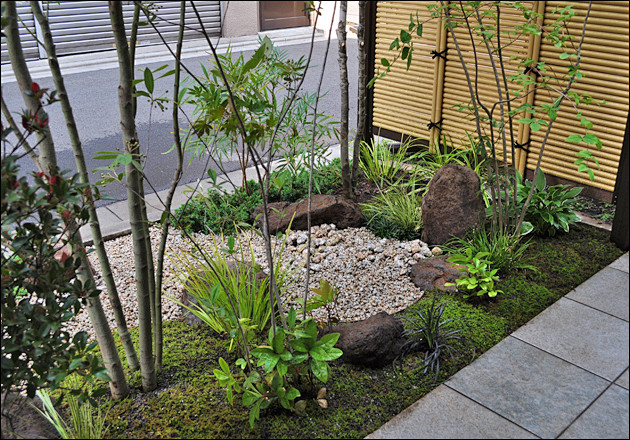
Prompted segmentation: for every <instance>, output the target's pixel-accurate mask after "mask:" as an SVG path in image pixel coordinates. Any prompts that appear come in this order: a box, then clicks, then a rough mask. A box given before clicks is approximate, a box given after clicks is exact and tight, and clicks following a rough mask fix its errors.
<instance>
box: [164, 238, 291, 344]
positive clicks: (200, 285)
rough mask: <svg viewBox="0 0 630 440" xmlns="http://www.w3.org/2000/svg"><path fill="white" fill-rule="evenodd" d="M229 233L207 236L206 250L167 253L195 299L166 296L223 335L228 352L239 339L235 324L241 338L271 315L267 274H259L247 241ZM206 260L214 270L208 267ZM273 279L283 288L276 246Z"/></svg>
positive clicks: (261, 327)
mask: <svg viewBox="0 0 630 440" xmlns="http://www.w3.org/2000/svg"><path fill="white" fill-rule="evenodd" d="M238 237H239V238H238V243H237V240H236V239H235V238H234V237H233V236H230V237H228V238H227V239H226V240H225V243H226V247H223V241H224V240H223V237H221V236H219V237H216V236H215V237H213V245H212V247H211V248H210V249H208V250H207V253H206V255H199V254H198V253H195V252H182V253H179V254H172V255H169V259H170V260H171V262H172V263H173V265H174V266H175V270H176V273H177V274H178V277H179V279H180V282H181V283H182V285H183V286H185V288H186V291H187V293H188V294H189V295H190V296H191V297H192V298H193V299H194V300H195V302H191V303H190V304H188V305H186V304H183V303H182V302H181V301H179V300H177V299H175V298H170V300H171V301H174V302H176V303H177V304H179V305H180V306H183V307H185V308H186V309H187V310H188V311H189V312H190V313H192V314H193V315H195V316H196V317H198V318H199V319H201V320H202V321H203V322H205V323H206V324H208V325H209V326H210V327H211V328H212V329H213V330H214V331H216V332H217V333H219V334H225V335H227V337H228V339H229V341H230V343H229V350H230V351H231V350H232V348H233V347H234V344H235V343H237V346H238V345H242V343H241V344H238V342H239V338H240V337H241V333H240V331H239V324H240V326H241V327H242V328H243V329H244V330H245V335H246V341H244V342H245V343H247V342H248V341H249V340H250V339H251V338H252V337H253V336H254V334H253V333H258V334H260V333H261V332H262V331H263V330H264V329H265V328H266V327H267V324H268V322H269V319H270V317H271V307H270V305H269V294H268V292H269V278H268V277H266V276H263V277H259V276H258V275H259V274H260V273H262V269H261V267H260V266H259V265H258V264H257V263H256V258H255V256H254V251H253V248H252V246H251V242H249V241H247V242H243V240H245V239H243V238H241V236H240V235H239V236H238ZM208 261H209V262H211V263H212V266H213V267H214V270H211V269H210V267H209V266H208ZM275 273H276V279H277V283H278V288H279V289H280V291H284V289H285V287H286V285H285V284H286V280H287V275H288V272H287V270H285V269H284V267H283V264H282V250H280V254H279V256H278V258H277V259H276V270H275Z"/></svg>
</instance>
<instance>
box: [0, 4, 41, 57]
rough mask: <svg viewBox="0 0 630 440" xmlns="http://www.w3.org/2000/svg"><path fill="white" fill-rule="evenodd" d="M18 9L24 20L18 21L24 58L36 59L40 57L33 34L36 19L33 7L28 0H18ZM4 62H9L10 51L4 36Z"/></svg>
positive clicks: (2, 49) (2, 50)
mask: <svg viewBox="0 0 630 440" xmlns="http://www.w3.org/2000/svg"><path fill="white" fill-rule="evenodd" d="M16 3H17V4H16V9H17V13H18V17H19V18H20V19H21V20H22V22H19V21H18V30H19V32H20V40H21V41H22V50H23V51H24V58H26V60H27V61H29V60H36V59H38V58H39V49H38V48H37V40H36V39H35V37H34V36H33V35H34V34H35V19H34V18H33V13H32V12H31V7H30V6H29V4H28V2H16ZM1 53H2V62H3V63H8V62H9V53H8V52H7V43H6V41H5V40H4V36H3V37H2V48H1Z"/></svg>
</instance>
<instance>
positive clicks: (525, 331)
mask: <svg viewBox="0 0 630 440" xmlns="http://www.w3.org/2000/svg"><path fill="white" fill-rule="evenodd" d="M628 329H629V326H628V323H627V322H625V321H623V320H622V319H619V318H616V317H614V316H610V315H608V314H607V313H603V312H600V311H599V310H595V309H593V308H591V307H588V306H585V305H583V304H580V303H578V302H575V301H572V300H569V299H566V298H560V299H559V300H558V301H557V302H556V303H555V304H553V305H551V307H549V308H547V309H546V310H544V311H543V312H542V313H540V314H539V315H538V316H536V317H535V318H534V319H532V320H531V321H529V322H528V323H527V324H526V325H524V326H523V327H521V328H519V329H518V330H517V331H516V332H514V333H513V334H512V336H513V337H515V338H518V339H520V340H522V341H524V342H527V343H528V344H531V345H533V346H534V347H537V348H540V349H541V350H544V351H546V352H547V353H551V354H553V355H554V356H558V357H559V358H561V359H564V360H565V361H567V362H570V363H572V364H574V365H577V366H578V367H581V368H584V369H585V370H588V371H590V372H591V373H594V374H597V375H598V376H601V377H604V378H606V379H608V380H609V381H614V380H615V379H616V378H617V377H618V376H619V375H620V374H621V373H622V372H623V371H624V370H625V369H626V368H628V342H629V339H628Z"/></svg>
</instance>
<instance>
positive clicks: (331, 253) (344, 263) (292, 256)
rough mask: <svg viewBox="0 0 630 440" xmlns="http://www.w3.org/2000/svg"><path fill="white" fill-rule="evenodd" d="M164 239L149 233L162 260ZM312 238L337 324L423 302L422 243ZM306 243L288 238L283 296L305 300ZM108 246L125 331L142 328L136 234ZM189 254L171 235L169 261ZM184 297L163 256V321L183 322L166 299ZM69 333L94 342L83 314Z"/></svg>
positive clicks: (207, 241) (343, 235) (260, 253)
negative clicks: (417, 276)
mask: <svg viewBox="0 0 630 440" xmlns="http://www.w3.org/2000/svg"><path fill="white" fill-rule="evenodd" d="M159 232H160V230H159V228H157V227H153V228H152V229H151V241H152V247H153V253H154V257H156V256H157V249H158V245H159ZM311 233H312V241H311V249H312V254H311V276H310V287H311V288H316V287H318V286H319V281H320V279H325V280H327V281H328V282H329V283H330V284H331V285H333V286H335V287H337V289H338V292H339V296H338V302H337V308H336V314H335V315H336V317H337V318H338V319H339V320H341V321H356V320H361V319H365V318H367V317H369V316H371V315H374V314H376V313H378V312H381V311H386V312H388V313H395V312H398V311H400V310H402V309H404V308H406V307H408V306H409V305H411V304H413V303H414V302H416V301H417V300H418V299H420V298H421V297H422V294H423V293H424V292H423V291H422V290H420V289H418V288H417V287H416V286H415V285H414V284H413V282H412V281H411V279H410V278H409V276H408V271H409V267H410V266H411V265H413V264H414V263H415V262H417V261H418V260H421V259H423V258H426V257H428V256H430V255H431V251H430V249H429V248H428V247H427V245H426V244H425V243H423V242H421V241H420V240H414V241H408V242H401V241H398V240H395V239H381V238H378V237H375V236H374V235H373V234H372V233H371V232H370V231H369V230H368V229H366V228H348V229H342V230H339V229H337V228H336V227H335V225H332V224H331V225H321V226H314V227H313V228H312V229H311ZM193 236H194V238H195V240H196V241H197V242H198V243H199V245H200V246H201V247H202V248H204V249H210V248H212V247H213V236H211V235H203V234H193ZM247 238H249V239H250V240H251V244H252V249H253V250H254V255H255V259H256V264H260V265H261V266H262V267H263V269H264V270H266V268H267V264H266V258H265V249H264V244H263V239H262V237H260V236H258V235H257V234H253V233H252V232H245V233H243V234H241V239H242V240H243V242H244V243H247ZM306 242H307V233H306V231H294V232H291V233H290V234H289V236H288V237H287V238H286V246H285V249H284V252H283V257H282V262H283V264H284V266H285V267H286V268H288V269H291V270H292V277H291V279H292V281H293V282H292V284H291V285H290V287H289V288H288V289H286V291H285V292H284V293H285V298H286V297H287V296H293V297H296V296H299V297H302V296H303V295H304V288H305V276H306V268H305V266H306V253H307V252H306ZM280 244H281V243H279V240H276V245H277V246H279V245H280ZM105 247H106V249H107V252H108V255H109V258H110V265H111V268H112V272H113V274H114V279H115V280H116V283H117V286H118V294H119V296H120V301H121V303H122V306H123V309H124V312H125V316H126V318H127V325H128V326H129V327H135V326H137V325H138V315H137V308H136V285H135V272H134V257H133V244H132V238H131V235H126V236H123V237H119V238H117V239H114V240H110V241H107V242H106V243H105ZM191 247H192V246H191V244H190V243H189V242H188V240H187V239H186V238H185V237H183V236H181V235H180V232H179V231H178V230H172V231H171V233H170V234H169V237H168V241H167V246H166V254H167V255H168V254H171V255H173V254H175V253H178V252H182V251H184V252H185V251H189V250H190V249H191ZM246 255H247V253H246ZM90 260H91V262H92V265H93V267H94V269H95V276H96V283H97V286H98V287H99V288H101V289H102V290H105V283H104V281H103V279H102V277H101V273H100V267H99V264H98V259H97V257H96V253H95V252H93V253H91V254H90ZM183 292H184V290H183V287H182V285H181V283H180V282H179V280H178V277H177V274H176V272H175V269H174V265H173V264H172V263H171V261H170V260H169V258H168V257H165V261H164V281H163V297H164V298H163V302H162V303H163V304H162V308H163V316H164V319H165V320H173V319H181V316H182V313H181V308H180V306H179V305H177V304H176V303H174V302H173V301H171V300H169V299H167V297H174V298H177V299H181V297H182V294H183ZM310 295H312V292H311V293H310ZM101 300H102V303H103V308H104V309H105V313H106V315H107V318H108V320H109V323H110V325H111V327H112V328H116V324H115V322H114V315H113V312H112V310H111V306H110V303H109V298H108V297H107V294H106V293H105V292H103V293H102V294H101ZM291 302H293V301H291ZM313 316H314V317H315V319H318V320H319V319H323V318H324V316H325V311H323V310H315V311H313ZM69 327H70V332H71V334H73V333H74V332H77V331H80V330H85V331H87V332H88V334H89V335H90V337H93V336H94V335H93V331H92V328H91V327H92V326H91V324H90V322H89V319H88V316H87V311H86V310H83V311H82V312H81V313H80V314H79V315H77V316H76V317H75V318H74V319H73V321H72V322H71V323H70V324H69Z"/></svg>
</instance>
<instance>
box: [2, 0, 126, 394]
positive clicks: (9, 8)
mask: <svg viewBox="0 0 630 440" xmlns="http://www.w3.org/2000/svg"><path fill="white" fill-rule="evenodd" d="M2 5H3V6H4V7H5V10H4V13H3V17H2V18H3V19H5V20H7V21H8V25H7V26H6V27H5V28H4V34H5V36H6V42H7V49H8V52H9V57H10V59H11V65H12V67H13V72H14V73H15V77H16V79H17V80H18V85H19V87H20V90H21V91H22V96H23V97H24V102H25V104H26V106H27V108H28V109H29V110H30V111H31V113H32V114H39V115H42V113H43V112H42V109H41V103H40V101H39V99H38V98H37V97H35V96H34V95H33V94H31V93H28V92H29V91H32V89H31V84H32V83H33V81H32V79H31V75H30V73H29V71H28V67H27V66H26V61H25V60H24V53H23V52H22V46H21V42H20V36H19V33H18V29H17V11H16V8H15V2H2ZM37 136H38V138H39V140H41V142H39V152H40V154H39V156H40V162H41V165H42V168H43V169H44V170H47V171H48V172H50V171H51V170H52V169H54V168H55V167H56V166H57V157H56V154H55V145H54V143H53V140H52V136H51V135H50V131H48V130H47V131H45V132H43V131H42V132H39V131H38V133H37ZM66 226H67V228H68V230H69V232H70V237H72V238H73V240H74V242H73V243H72V251H73V252H74V253H75V254H76V255H78V256H79V257H80V259H81V266H80V268H79V270H78V271H77V277H78V278H79V280H81V282H84V283H85V282H92V283H93V282H94V279H93V274H92V271H91V269H90V264H89V261H88V259H87V254H86V253H85V249H84V248H83V241H82V240H81V234H80V232H79V230H78V227H77V226H76V224H74V222H73V223H71V224H69V225H66ZM87 310H88V315H89V316H90V320H91V321H92V326H93V327H94V331H95V333H96V339H97V341H98V343H99V346H100V349H101V354H102V356H103V361H104V364H105V368H106V369H107V374H108V375H109V377H110V379H111V381H110V383H109V385H110V391H111V393H112V397H113V398H114V399H120V398H123V397H125V396H127V395H128V394H129V386H128V385H127V380H126V378H125V375H124V373H123V370H122V364H121V362H120V357H119V356H118V351H117V350H116V344H115V342H114V337H113V335H112V332H111V329H110V328H109V325H108V323H107V318H106V317H105V313H104V311H103V306H102V304H101V300H100V298H99V297H98V296H96V297H92V298H88V301H87Z"/></svg>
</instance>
